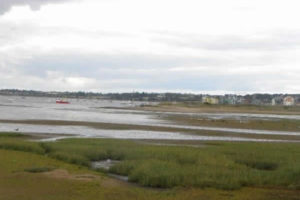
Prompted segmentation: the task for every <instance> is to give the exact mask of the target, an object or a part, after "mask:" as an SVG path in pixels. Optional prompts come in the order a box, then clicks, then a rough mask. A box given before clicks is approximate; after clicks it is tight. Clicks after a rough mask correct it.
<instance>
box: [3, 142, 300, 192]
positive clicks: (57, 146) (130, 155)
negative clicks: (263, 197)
mask: <svg viewBox="0 0 300 200" xmlns="http://www.w3.org/2000/svg"><path fill="white" fill-rule="evenodd" d="M204 144H205V147H201V148H194V147H180V146H156V145H145V144H141V143H137V142H134V141H127V140H113V139H64V140H60V141H57V142H49V143H37V142H28V141H24V139H22V138H14V137H2V138H1V140H0V148H4V149H13V150H18V151H28V152H34V153H37V154H40V155H47V156H48V157H50V158H54V159H57V160H61V161H64V162H67V163H72V164H75V165H77V166H83V167H89V166H90V162H91V161H98V160H105V159H112V160H120V161H122V162H120V163H119V164H117V165H115V166H114V167H112V168H111V169H110V172H111V173H115V174H120V175H126V176H129V180H130V181H131V182H135V183H137V184H139V185H142V186H149V187H159V188H173V187H196V188H216V189H225V190H234V189H240V188H242V187H250V186H255V187H284V188H289V189H300V145H299V144H289V143H231V142H214V143H213V144H211V143H204Z"/></svg>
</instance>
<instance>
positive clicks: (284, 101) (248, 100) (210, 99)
mask: <svg viewBox="0 0 300 200" xmlns="http://www.w3.org/2000/svg"><path fill="white" fill-rule="evenodd" d="M299 100H300V99H298V101H299ZM298 101H297V100H296V98H295V97H292V96H283V95H282V96H276V97H273V98H271V99H270V97H269V96H268V97H266V98H262V97H260V98H256V97H255V95H251V96H250V95H246V96H237V95H225V96H209V95H205V96H203V97H202V103H203V104H212V105H216V104H231V105H238V104H246V105H272V106H276V105H284V106H294V105H296V104H299V103H300V102H299V103H298Z"/></svg>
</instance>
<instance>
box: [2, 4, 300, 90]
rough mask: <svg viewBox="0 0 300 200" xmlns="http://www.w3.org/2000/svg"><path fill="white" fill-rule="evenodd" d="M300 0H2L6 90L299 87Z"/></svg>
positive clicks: (279, 88) (280, 88) (295, 88)
mask: <svg viewBox="0 0 300 200" xmlns="http://www.w3.org/2000/svg"><path fill="white" fill-rule="evenodd" d="M299 8H300V2H299V0H285V1H284V0H226V1H224V0H209V1H208V0H151V1H149V0H126V1H124V0H0V76H1V77H0V88H2V89H3V88H18V89H34V90H44V91H53V90H56V91H66V90H69V91H79V90H81V91H94V92H128V91H129V92H131V91H147V92H151V91H154V92H166V91H168V92H195V93H211V94H216V93H218V94H219V93H243V94H244V93H255V92H259V93H262V92H269V93H273V92H276V93H277V92H280V93H300V23H299V19H300V12H299Z"/></svg>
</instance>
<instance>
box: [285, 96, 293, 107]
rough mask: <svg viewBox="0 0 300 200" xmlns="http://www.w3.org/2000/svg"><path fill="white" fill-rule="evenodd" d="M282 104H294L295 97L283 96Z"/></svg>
mask: <svg viewBox="0 0 300 200" xmlns="http://www.w3.org/2000/svg"><path fill="white" fill-rule="evenodd" d="M283 105H285V106H293V105H295V99H294V97H291V96H287V97H284V99H283Z"/></svg>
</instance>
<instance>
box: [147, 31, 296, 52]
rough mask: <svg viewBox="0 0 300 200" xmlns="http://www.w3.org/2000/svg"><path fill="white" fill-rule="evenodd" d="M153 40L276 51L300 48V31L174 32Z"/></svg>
mask: <svg viewBox="0 0 300 200" xmlns="http://www.w3.org/2000/svg"><path fill="white" fill-rule="evenodd" d="M157 34H158V36H156V37H154V38H153V40H154V41H156V42H160V43H165V44H167V45H172V46H177V47H189V48H195V49H204V50H217V51H218V50H219V51H223V50H254V51H258V50H263V51H274V50H283V49H290V48H295V47H299V46H300V31H299V30H294V31H274V32H268V33H257V34H254V35H251V36H239V35H222V36H211V35H195V34H190V35H186V34H185V35H184V34H180V33H172V32H158V33H157Z"/></svg>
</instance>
